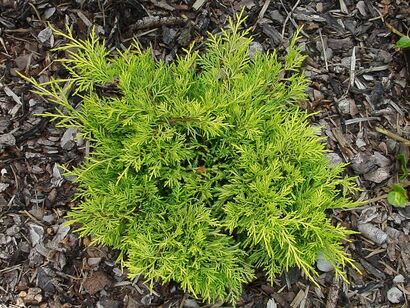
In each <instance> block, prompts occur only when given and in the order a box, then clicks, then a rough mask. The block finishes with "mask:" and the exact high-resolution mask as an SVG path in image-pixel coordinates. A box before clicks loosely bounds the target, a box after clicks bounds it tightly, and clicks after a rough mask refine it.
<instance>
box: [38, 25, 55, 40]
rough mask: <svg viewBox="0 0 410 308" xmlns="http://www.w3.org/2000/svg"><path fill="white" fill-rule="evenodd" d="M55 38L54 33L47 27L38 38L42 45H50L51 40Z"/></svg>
mask: <svg viewBox="0 0 410 308" xmlns="http://www.w3.org/2000/svg"><path fill="white" fill-rule="evenodd" d="M52 36H53V31H52V30H51V29H50V28H49V27H47V28H45V29H43V30H41V31H40V33H39V34H38V36H37V38H38V40H39V41H40V42H41V43H42V44H46V43H50V41H51V38H52Z"/></svg>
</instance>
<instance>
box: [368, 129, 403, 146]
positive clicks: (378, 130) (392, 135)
mask: <svg viewBox="0 0 410 308" xmlns="http://www.w3.org/2000/svg"><path fill="white" fill-rule="evenodd" d="M376 131H377V132H379V133H381V134H383V135H386V136H387V137H389V138H391V139H394V140H396V141H399V142H401V143H403V144H405V145H407V146H410V140H407V139H406V138H403V137H401V136H399V135H397V134H395V133H393V132H391V131H389V130H387V129H384V128H381V127H376Z"/></svg>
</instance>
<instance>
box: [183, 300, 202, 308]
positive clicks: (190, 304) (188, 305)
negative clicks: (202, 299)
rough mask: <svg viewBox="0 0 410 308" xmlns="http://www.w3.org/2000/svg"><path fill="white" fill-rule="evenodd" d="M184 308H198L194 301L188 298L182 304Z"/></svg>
mask: <svg viewBox="0 0 410 308" xmlns="http://www.w3.org/2000/svg"><path fill="white" fill-rule="evenodd" d="M184 307H185V308H199V307H200V306H199V305H198V303H197V302H196V300H194V299H190V298H188V299H186V300H185V302H184Z"/></svg>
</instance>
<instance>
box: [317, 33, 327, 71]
mask: <svg viewBox="0 0 410 308" xmlns="http://www.w3.org/2000/svg"><path fill="white" fill-rule="evenodd" d="M319 36H320V42H321V43H322V50H323V59H324V60H325V67H326V72H328V71H329V64H328V63H327V54H326V47H325V43H324V41H323V36H322V29H320V28H319Z"/></svg>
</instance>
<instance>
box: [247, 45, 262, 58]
mask: <svg viewBox="0 0 410 308" xmlns="http://www.w3.org/2000/svg"><path fill="white" fill-rule="evenodd" d="M257 53H263V46H262V44H260V43H258V42H252V43H251V44H250V45H249V57H251V58H254V57H255V55H256V54H257Z"/></svg>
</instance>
